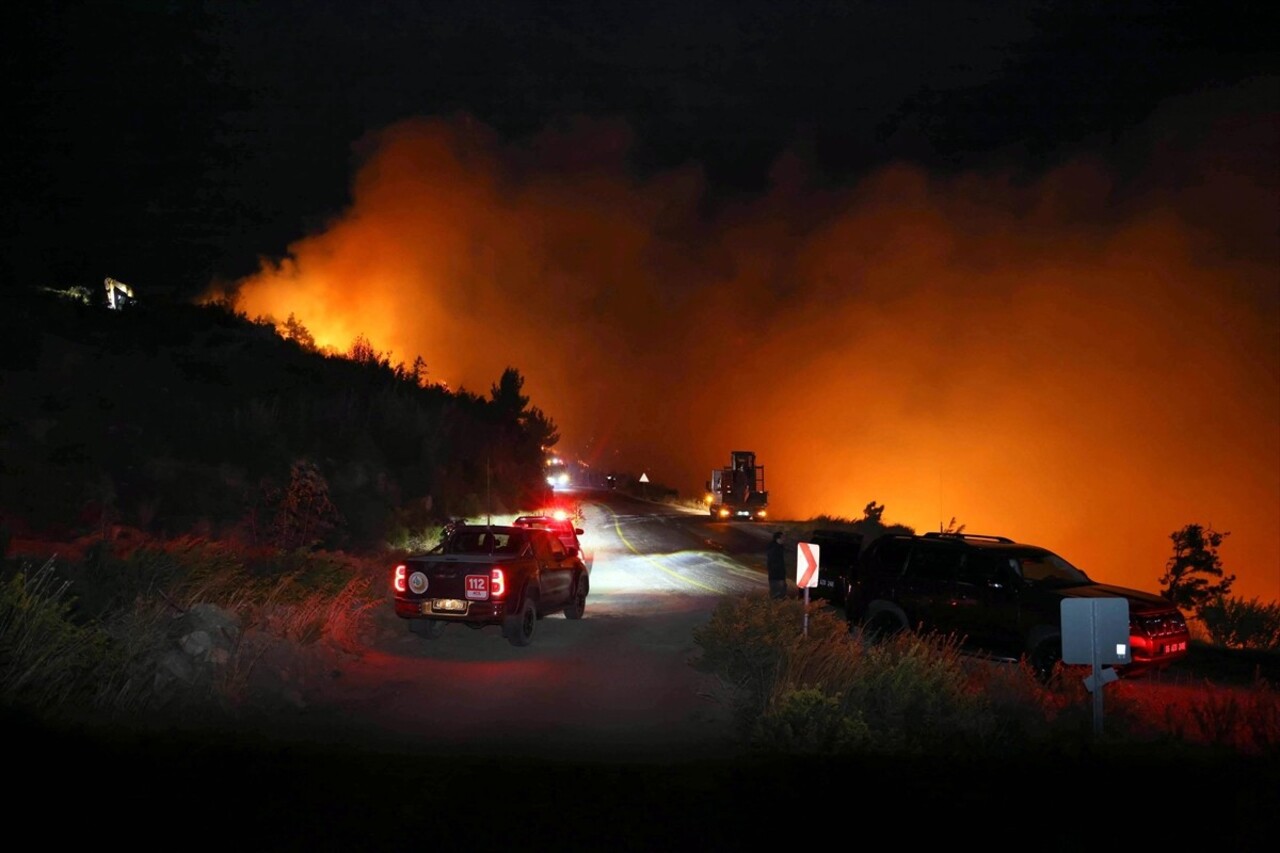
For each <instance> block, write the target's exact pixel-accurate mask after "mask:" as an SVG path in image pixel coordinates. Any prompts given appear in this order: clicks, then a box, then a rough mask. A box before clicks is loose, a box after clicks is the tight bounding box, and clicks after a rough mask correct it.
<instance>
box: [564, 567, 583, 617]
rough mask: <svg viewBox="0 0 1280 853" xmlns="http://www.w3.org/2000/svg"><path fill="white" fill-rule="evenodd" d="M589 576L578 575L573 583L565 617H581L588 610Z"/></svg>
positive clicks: (565, 609)
mask: <svg viewBox="0 0 1280 853" xmlns="http://www.w3.org/2000/svg"><path fill="white" fill-rule="evenodd" d="M587 589H588V587H587V576H586V575H578V579H577V580H576V581H574V583H573V593H572V595H571V597H570V598H569V603H568V604H566V605H565V608H564V618H566V619H581V618H582V614H583V613H585V612H586V610H587Z"/></svg>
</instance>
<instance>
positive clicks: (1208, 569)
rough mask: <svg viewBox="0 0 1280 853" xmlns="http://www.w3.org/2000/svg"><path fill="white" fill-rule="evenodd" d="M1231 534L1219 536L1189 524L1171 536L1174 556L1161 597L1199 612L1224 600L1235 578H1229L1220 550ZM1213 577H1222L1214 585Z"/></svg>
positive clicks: (1167, 570) (1217, 533)
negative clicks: (1202, 608) (1219, 553)
mask: <svg viewBox="0 0 1280 853" xmlns="http://www.w3.org/2000/svg"><path fill="white" fill-rule="evenodd" d="M1229 535H1230V533H1229V532H1224V533H1219V532H1217V531H1216V530H1214V529H1213V528H1212V527H1204V526H1202V525H1199V524H1188V525H1187V526H1186V527H1183V528H1182V529H1180V530H1175V531H1174V532H1173V533H1171V534H1169V538H1170V539H1172V540H1173V556H1172V557H1170V558H1169V562H1168V563H1166V564H1165V573H1164V575H1163V576H1161V578H1160V583H1161V585H1162V586H1163V589H1162V590H1161V591H1160V594H1161V595H1162V596H1164V597H1165V598H1167V599H1168V600H1169V601H1171V602H1173V603H1174V604H1175V605H1177V606H1178V607H1179V608H1180V609H1182V610H1187V611H1191V612H1193V613H1198V612H1199V610H1200V608H1201V607H1204V606H1205V605H1206V604H1208V603H1209V602H1211V601H1214V600H1216V599H1218V598H1219V597H1224V596H1226V595H1227V593H1228V592H1229V591H1230V590H1231V584H1233V583H1235V579H1236V576H1235V575H1225V576H1224V574H1223V569H1222V560H1221V559H1220V558H1219V557H1218V548H1219V546H1221V545H1222V540H1223V539H1225V538H1226V537H1227V536H1229ZM1210 578H1221V580H1220V581H1218V582H1217V583H1211V582H1210Z"/></svg>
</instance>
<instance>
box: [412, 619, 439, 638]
mask: <svg viewBox="0 0 1280 853" xmlns="http://www.w3.org/2000/svg"><path fill="white" fill-rule="evenodd" d="M409 630H410V631H412V632H413V633H415V634H417V635H418V636H419V637H424V638H426V639H428V640H434V639H435V638H436V637H439V636H440V635H441V634H443V633H444V622H441V621H440V620H439V619H410V620H409Z"/></svg>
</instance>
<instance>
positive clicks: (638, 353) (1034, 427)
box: [233, 103, 1280, 601]
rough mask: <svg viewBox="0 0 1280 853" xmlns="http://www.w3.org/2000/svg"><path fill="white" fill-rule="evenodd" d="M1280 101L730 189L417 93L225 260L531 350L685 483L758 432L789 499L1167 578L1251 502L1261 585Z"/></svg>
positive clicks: (1274, 340) (305, 294)
mask: <svg viewBox="0 0 1280 853" xmlns="http://www.w3.org/2000/svg"><path fill="white" fill-rule="evenodd" d="M1201 106H1202V105H1200V104H1197V103H1183V104H1178V105H1171V106H1170V109H1169V114H1170V115H1177V114H1181V112H1182V111H1183V110H1184V109H1185V110H1192V109H1200V108H1201ZM1175 107H1177V109H1175ZM1163 120H1164V119H1163V117H1162V116H1155V117H1153V119H1152V124H1151V126H1150V127H1148V128H1147V131H1149V132H1150V138H1152V139H1161V138H1164V137H1162V135H1161V133H1160V131H1161V122H1162V121H1163ZM1276 123H1277V122H1276V116H1275V115H1269V116H1264V117H1257V116H1236V117H1232V121H1231V122H1230V123H1227V122H1226V121H1225V120H1224V122H1223V123H1222V124H1221V125H1220V126H1219V130H1220V131H1221V132H1213V133H1209V132H1206V133H1205V134H1204V136H1203V138H1200V139H1197V140H1195V143H1194V145H1192V144H1186V145H1183V146H1181V147H1178V148H1177V149H1176V150H1175V149H1174V148H1166V149H1152V150H1149V151H1147V152H1146V153H1145V155H1144V158H1145V162H1146V163H1147V165H1146V166H1145V167H1144V168H1143V169H1142V170H1141V171H1140V172H1139V173H1138V174H1134V175H1126V176H1123V177H1121V176H1118V175H1115V174H1111V173H1109V172H1107V171H1105V170H1103V169H1102V168H1100V167H1097V166H1095V165H1092V164H1090V163H1087V162H1078V163H1071V164H1067V165H1064V166H1062V167H1060V168H1059V169H1057V170H1056V171H1054V172H1052V173H1050V174H1048V175H1046V176H1044V177H1042V178H1040V179H1039V180H1037V181H1035V182H1033V183H1029V184H1028V183H1023V182H1019V181H1017V180H1015V179H1014V178H1013V177H1012V176H1006V175H1000V174H981V175H980V174H965V175H960V176H954V177H949V178H940V177H937V176H931V175H928V174H925V173H923V172H921V171H920V170H918V169H916V168H913V167H912V166H911V165H909V164H900V165H896V166H893V167H889V168H886V169H884V170H882V171H880V172H879V173H876V174H873V175H870V176H867V177H866V178H865V179H864V180H862V181H860V182H858V183H857V184H856V185H854V186H850V187H848V188H846V189H841V190H832V189H824V190H821V191H819V190H816V189H812V188H811V186H810V183H809V180H808V177H807V175H806V174H805V172H804V168H803V164H802V163H800V161H799V160H798V159H797V158H794V157H784V158H782V159H781V160H780V161H779V163H778V165H777V167H776V170H775V174H774V178H775V181H774V185H773V187H772V189H771V190H770V191H769V192H767V193H764V194H761V195H759V196H757V197H753V198H748V199H743V200H740V201H738V202H736V203H733V204H720V205H718V206H717V205H709V204H706V203H705V202H706V201H707V196H706V192H705V187H704V182H703V180H702V176H701V174H700V172H699V170H698V168H697V167H696V165H690V166H689V167H688V168H686V169H683V170H679V171H675V172H671V173H666V174H660V175H656V176H653V177H650V178H648V179H647V180H643V181H641V180H638V179H636V178H635V177H634V176H632V175H631V174H630V172H629V171H628V168H627V163H626V156H627V151H628V146H629V142H630V137H629V131H628V130H627V128H626V127H625V126H622V125H620V124H617V123H611V122H599V123H591V122H583V123H581V124H580V125H578V126H577V127H574V128H572V129H570V130H568V131H562V132H556V133H552V132H548V133H546V134H544V135H542V136H540V137H538V138H536V139H533V140H529V141H526V142H524V143H522V144H519V145H514V144H511V145H504V144H503V143H500V142H499V140H497V139H496V138H495V136H494V135H493V134H491V133H490V132H489V131H488V130H486V129H485V128H483V127H482V126H480V125H479V124H478V123H476V122H474V121H467V120H457V121H444V120H411V121H405V122H403V123H400V124H397V125H395V126H393V127H390V128H387V129H385V130H384V131H382V132H380V133H378V134H377V135H375V136H373V137H371V138H370V139H368V140H365V141H364V142H363V143H362V145H361V150H363V151H367V152H368V156H367V157H366V159H365V160H364V162H363V165H362V167H361V168H360V170H359V171H358V173H357V175H356V177H355V182H354V192H353V199H354V201H353V205H352V207H351V209H350V210H348V211H347V212H346V214H345V215H344V216H343V217H342V218H341V219H339V220H338V221H335V222H333V223H332V224H331V225H330V226H329V227H328V228H327V229H326V230H324V231H322V232H320V233H316V234H313V235H310V236H306V237H304V238H302V239H300V240H298V241H297V242H296V243H295V244H294V245H293V246H292V247H291V250H290V256H289V257H288V258H287V259H285V260H284V261H283V262H280V263H264V265H263V268H262V269H261V270H260V272H259V273H258V274H256V275H254V276H252V277H250V278H248V279H247V280H244V281H242V282H239V283H237V285H236V286H235V287H234V288H233V293H234V298H235V303H236V306H237V308H239V309H240V310H243V311H245V312H247V313H248V314H249V315H250V316H258V315H271V316H274V317H276V318H277V319H283V318H284V317H286V316H288V315H289V314H290V313H292V314H294V315H295V316H296V317H297V319H298V320H299V321H300V322H302V323H303V324H304V325H305V326H306V327H307V328H308V329H309V330H310V332H311V333H312V334H313V335H314V337H315V340H316V342H317V344H319V345H321V346H325V345H328V346H333V347H335V348H337V349H339V350H346V349H348V348H349V347H350V344H351V343H352V341H353V340H354V339H355V338H356V336H357V335H361V334H363V335H366V336H367V337H368V338H369V340H370V341H371V342H372V343H373V345H374V346H375V347H377V348H378V349H379V350H380V351H382V352H384V353H389V355H390V358H391V359H392V361H393V362H403V363H405V364H410V363H412V361H413V359H414V357H415V356H418V355H421V356H422V358H423V359H425V361H426V364H427V370H428V377H429V379H432V380H435V381H444V382H446V383H448V384H449V385H450V386H451V387H455V388H466V389H470V390H474V391H478V392H481V393H484V392H487V390H488V388H489V386H490V385H491V384H492V383H493V382H494V381H496V380H497V378H498V377H499V376H500V375H501V373H502V370H503V369H504V368H505V367H507V366H514V367H517V368H518V369H519V370H520V371H521V373H522V374H523V375H524V376H525V377H526V380H527V381H526V385H525V392H526V393H528V394H529V395H530V396H531V397H532V400H533V402H534V404H536V405H538V406H539V407H541V408H542V409H543V410H544V411H546V412H547V413H548V414H549V415H550V416H551V417H553V418H554V419H555V420H556V422H557V424H558V425H559V427H560V431H561V434H562V436H563V446H567V447H571V448H575V449H578V450H579V451H580V452H581V453H582V455H583V456H584V457H585V458H586V460H587V461H588V462H590V463H591V464H592V465H593V467H596V468H600V469H603V470H606V471H610V470H619V471H632V472H637V473H638V472H639V471H646V472H647V473H648V475H649V477H650V479H652V480H653V481H655V482H659V483H664V484H667V485H670V486H672V487H675V488H677V489H679V490H680V491H681V493H682V494H684V495H687V496H695V497H696V496H697V495H698V494H700V493H701V491H702V485H703V482H704V481H705V480H706V479H707V477H708V474H709V472H710V470H711V469H712V468H713V467H717V466H719V465H720V464H722V461H723V459H724V458H725V455H726V454H727V453H728V452H730V451H731V450H735V449H741V448H746V449H750V450H752V451H754V452H755V453H756V454H757V457H758V459H759V460H760V463H761V464H762V465H764V466H766V468H767V472H768V482H767V487H768V490H769V492H770V497H771V506H770V510H771V515H772V517H774V518H783V519H786V518H807V517H810V516H814V515H818V514H824V513H825V514H828V515H835V516H842V517H846V518H853V517H858V516H860V515H861V513H862V509H863V507H864V506H865V505H866V504H867V503H868V502H870V501H873V500H874V501H876V502H878V503H882V504H884V506H885V507H886V511H885V516H884V518H885V520H886V521H890V522H900V523H905V524H909V525H912V526H914V527H916V528H917V529H918V530H932V529H937V528H938V526H939V525H940V524H942V523H944V522H945V521H946V520H947V519H950V518H952V517H955V518H956V519H957V521H958V522H959V523H962V524H964V525H965V526H966V530H968V531H969V532H973V533H990V534H1004V535H1008V536H1011V537H1014V538H1016V539H1020V540H1027V541H1034V542H1036V543H1038V544H1042V545H1044V546H1046V547H1049V548H1052V549H1053V550H1055V551H1057V552H1059V553H1061V554H1062V555H1063V556H1065V557H1066V558H1067V559H1069V560H1071V561H1072V562H1073V563H1076V564H1077V565H1079V566H1080V567H1081V568H1084V569H1085V570H1086V571H1087V572H1089V573H1090V574H1092V575H1093V576H1094V577H1096V578H1100V579H1104V580H1108V581H1111V582H1115V583H1125V584H1128V585H1132V586H1137V587H1139V588H1144V589H1154V588H1156V586H1157V578H1158V577H1159V576H1160V574H1161V573H1162V572H1163V569H1164V563H1165V561H1166V560H1167V559H1168V556H1169V554H1170V551H1171V543H1170V540H1169V534H1170V533H1171V532H1173V531H1174V530H1175V529H1177V528H1180V527H1182V526H1183V525H1185V524H1187V523H1192V522H1194V523H1199V524H1206V525H1211V526H1213V527H1215V528H1216V529H1218V530H1224V531H1230V533H1231V535H1230V536H1229V537H1228V538H1227V539H1226V540H1225V542H1224V544H1223V548H1222V550H1221V554H1222V557H1223V560H1224V563H1225V564H1226V567H1227V570H1228V571H1229V572H1233V573H1235V574H1236V575H1237V576H1238V580H1237V582H1236V587H1235V590H1234V591H1235V592H1236V594H1239V595H1243V596H1245V597H1254V596H1258V597H1261V598H1263V599H1264V600H1268V601H1269V600H1274V599H1277V598H1280V304H1278V300H1280V295H1278V291H1280V250H1278V248H1277V243H1276V234H1277V233H1280V221H1278V217H1280V214H1278V213H1277V208H1278V207H1280V205H1277V203H1276V200H1277V199H1276V193H1277V187H1276V183H1275V168H1274V164H1275V162H1276V161H1277V156H1276V155H1277V151H1276V139H1277V138H1280V133H1277V127H1276ZM1139 142H1140V140H1130V141H1125V143H1124V144H1128V145H1130V146H1134V145H1138V144H1139Z"/></svg>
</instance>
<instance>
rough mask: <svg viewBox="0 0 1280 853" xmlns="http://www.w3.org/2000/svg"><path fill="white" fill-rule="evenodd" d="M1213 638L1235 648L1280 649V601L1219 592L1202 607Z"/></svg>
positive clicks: (1219, 642) (1277, 650) (1201, 612)
mask: <svg viewBox="0 0 1280 853" xmlns="http://www.w3.org/2000/svg"><path fill="white" fill-rule="evenodd" d="M1197 615H1199V617H1200V620H1201V622H1202V623H1203V624H1204V627H1205V630H1206V631H1208V633H1209V637H1210V639H1211V640H1212V641H1213V642H1214V643H1217V644H1218V645H1221V646H1227V647H1228V648H1235V649H1260V650H1263V651H1271V652H1280V603H1278V602H1274V601H1273V602H1271V603H1270V604H1264V603H1262V601H1261V600H1260V599H1257V598H1252V599H1249V600H1248V601H1246V600H1244V599H1242V598H1229V597H1227V596H1218V597H1216V598H1214V599H1212V600H1211V601H1210V602H1209V603H1207V604H1205V605H1203V606H1202V607H1201V608H1200V609H1199V610H1198V611H1197Z"/></svg>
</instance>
